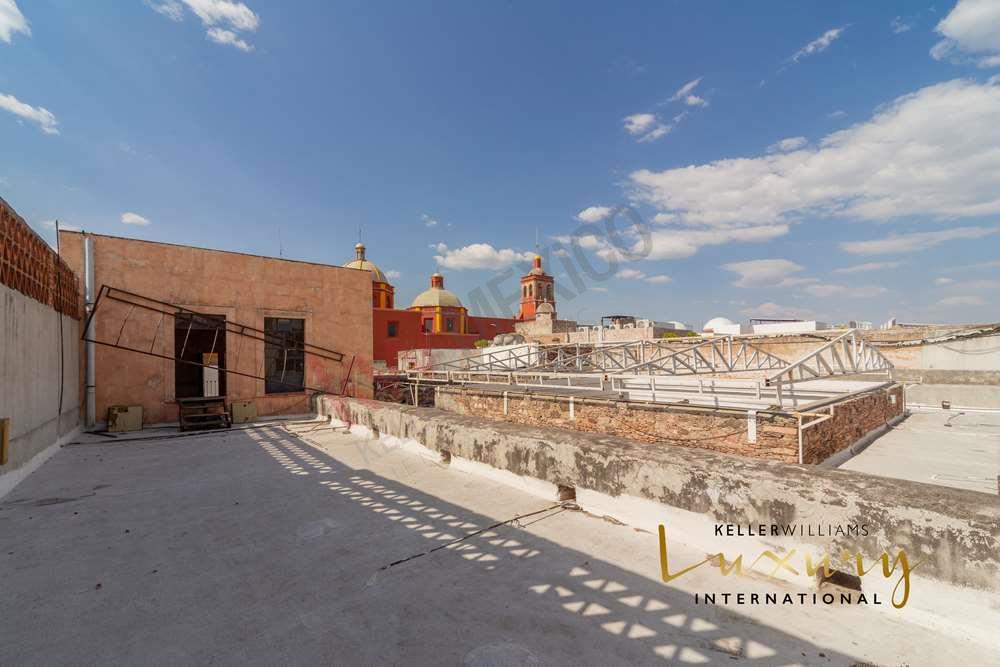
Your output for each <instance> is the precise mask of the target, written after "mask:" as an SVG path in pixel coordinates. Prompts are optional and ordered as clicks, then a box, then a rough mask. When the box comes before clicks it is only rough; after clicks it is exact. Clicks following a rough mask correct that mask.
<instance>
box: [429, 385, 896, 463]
mask: <svg viewBox="0 0 1000 667" xmlns="http://www.w3.org/2000/svg"><path fill="white" fill-rule="evenodd" d="M506 394H507V396H506V399H505V398H504V392H502V391H495V390H485V389H469V388H457V387H439V388H438V389H437V394H436V398H435V401H436V406H437V407H439V408H441V409H443V410H448V411H449V412H454V413H457V414H462V415H473V416H479V417H486V418H489V419H496V420H501V421H507V422H511V423H514V424H525V425H529V426H548V427H553V428H568V429H573V430H575V431H584V432H587V433H600V434H603V435H616V436H620V437H623V438H628V439H630V440H634V441H636V442H642V443H647V444H649V445H656V446H668V445H672V446H676V447H696V448H699V449H707V450H711V451H714V452H723V453H725V454H737V455H740V456H748V457H751V458H760V459H770V460H772V461H784V462H785V463H798V462H799V418H798V417H797V416H796V415H793V414H790V413H787V412H769V411H763V410H760V411H757V412H756V414H755V416H754V419H755V426H756V428H755V430H756V438H755V439H754V441H753V442H751V439H750V436H749V431H748V419H749V418H750V417H749V415H748V412H747V411H746V410H742V409H712V408H696V407H690V408H680V407H676V406H668V405H656V404H651V403H634V402H627V401H616V400H613V399H599V398H586V397H581V396H574V397H572V399H571V398H570V397H569V396H554V395H550V394H530V393H524V392H512V391H508V392H506ZM893 397H895V398H893ZM903 403H904V401H903V389H902V387H901V386H898V385H896V386H893V387H891V388H890V389H888V390H879V391H877V392H872V393H870V394H865V395H862V396H859V397H856V398H852V399H849V400H846V401H842V402H840V403H837V404H835V405H833V406H830V407H829V408H824V409H823V410H821V412H828V411H832V416H831V417H830V418H829V419H826V420H824V421H822V422H820V423H817V424H816V425H815V426H811V427H808V428H806V429H804V430H803V431H802V433H803V451H802V454H803V462H804V463H820V462H821V461H823V460H824V459H826V458H828V457H829V456H831V455H833V454H835V453H837V452H839V451H842V450H844V449H847V448H848V447H850V446H851V445H852V444H853V443H855V442H857V441H858V440H860V439H861V438H863V437H864V436H865V435H866V434H868V433H869V432H871V431H873V430H875V429H877V428H880V427H882V426H884V425H885V424H886V422H888V421H889V420H890V419H893V418H894V417H897V416H899V415H901V414H902V413H903V407H904V406H903ZM571 404H572V410H571ZM807 421H808V419H807Z"/></svg>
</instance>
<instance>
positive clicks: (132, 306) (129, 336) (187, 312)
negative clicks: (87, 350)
mask: <svg viewBox="0 0 1000 667" xmlns="http://www.w3.org/2000/svg"><path fill="white" fill-rule="evenodd" d="M99 312H100V313H101V318H102V319H103V318H113V319H112V321H114V322H115V323H118V322H119V321H120V323H121V324H120V326H118V327H117V335H116V336H115V338H114V340H113V341H112V340H99V339H98V338H96V337H94V338H88V337H87V333H86V332H88V331H91V321H92V320H93V319H94V317H95V316H97V315H98V313H99ZM122 313H123V314H122ZM144 315H145V317H144ZM168 318H169V319H170V320H173V321H178V320H179V321H181V322H182V325H181V326H182V328H183V327H185V326H186V328H187V335H186V336H185V339H184V342H183V343H182V346H181V352H180V354H177V355H170V354H162V353H160V352H156V343H157V340H160V341H161V343H162V338H161V332H163V331H164V324H165V322H167V319H168ZM154 321H155V327H153V326H151V325H152V324H153V323H154ZM168 326H170V327H171V328H173V326H174V324H173V322H171V324H169V325H168ZM194 326H198V327H200V328H203V329H209V330H214V338H213V340H214V341H217V340H219V338H220V337H222V338H225V337H227V336H233V337H235V338H236V340H237V346H236V352H235V355H234V356H235V362H234V364H233V366H234V368H227V367H225V366H209V365H208V364H203V363H198V362H196V361H190V360H187V359H183V358H182V357H183V355H184V348H185V346H186V345H187V336H189V335H190V333H191V330H192V328H193V327H194ZM83 331H84V334H83V336H82V337H81V340H83V341H85V342H90V343H96V344H97V345H103V346H106V347H111V348H115V349H117V350H124V351H126V352H134V353H137V354H143V355H146V356H150V357H157V358H159V359H166V360H167V361H172V362H175V363H181V364H186V365H190V366H200V367H201V368H218V370H219V372H220V373H229V374H232V375H239V376H242V377H247V378H252V379H255V380H266V379H267V378H265V375H264V369H263V357H264V355H260V357H261V363H262V366H261V369H260V372H259V373H256V374H254V373H247V372H245V371H240V370H237V369H238V368H239V367H240V361H239V360H240V351H241V349H242V347H243V341H250V343H249V345H253V344H254V343H253V342H254V341H256V342H259V343H266V344H268V345H271V346H273V347H275V348H276V349H277V351H278V354H279V355H281V356H282V357H284V358H285V359H286V360H287V358H288V352H292V351H294V352H297V353H298V352H301V353H302V354H305V355H310V356H312V357H316V358H319V359H322V360H325V361H328V362H333V363H337V364H343V362H344V355H343V353H341V352H337V351H335V350H330V349H327V348H325V347H320V346H319V345H313V344H311V343H297V342H295V341H294V340H292V339H290V338H288V337H286V336H285V335H284V334H275V333H268V332H266V331H264V330H262V329H258V328H256V327H252V326H250V325H247V324H240V323H238V322H232V321H230V320H228V319H224V318H219V317H217V316H213V315H208V314H205V313H199V312H196V311H193V310H191V309H189V308H184V307H183V306H178V305H175V304H172V303H168V302H166V301H161V300H159V299H154V298H152V297H148V296H143V295H141V294H136V293H135V292H129V291H127V290H123V289H119V288H117V287H110V286H108V285H101V287H100V289H99V290H98V292H97V299H96V300H95V301H94V307H93V309H92V310H91V312H90V314H89V315H88V316H87V320H86V322H85V324H84V327H83ZM126 332H127V333H126ZM215 349H216V346H215V343H214V342H213V345H212V351H213V352H214V351H215ZM353 366H354V360H353V359H351V365H350V366H349V367H348V370H347V373H346V375H345V376H344V386H343V387H341V388H340V391H339V392H331V391H330V388H315V387H302V389H301V390H303V391H307V392H318V393H341V394H342V393H344V390H345V389H346V386H347V382H348V380H349V379H350V374H351V370H352V369H353ZM272 381H275V380H273V379H272Z"/></svg>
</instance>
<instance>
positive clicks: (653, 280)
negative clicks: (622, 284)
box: [615, 269, 673, 285]
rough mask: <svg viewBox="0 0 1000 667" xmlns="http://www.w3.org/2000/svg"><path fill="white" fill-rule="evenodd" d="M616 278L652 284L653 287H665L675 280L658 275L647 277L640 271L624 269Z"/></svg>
mask: <svg viewBox="0 0 1000 667" xmlns="http://www.w3.org/2000/svg"><path fill="white" fill-rule="evenodd" d="M615 278H622V279H624V280H641V281H643V282H645V283H650V284H651V285H665V284H667V283H669V282H670V281H671V280H673V279H672V278H671V277H670V276H665V275H662V274H660V275H656V276H647V275H646V274H645V273H643V272H642V271H640V270H638V269H622V270H621V271H619V272H618V273H616V274H615Z"/></svg>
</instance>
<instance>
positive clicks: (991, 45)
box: [931, 0, 1000, 67]
mask: <svg viewBox="0 0 1000 667" xmlns="http://www.w3.org/2000/svg"><path fill="white" fill-rule="evenodd" d="M935 30H936V31H937V32H938V33H939V34H940V35H942V36H943V37H944V39H943V40H941V41H940V42H938V43H937V44H935V45H934V47H933V48H932V49H931V57H932V58H934V59H935V60H957V61H959V62H964V61H966V60H969V59H970V58H969V56H975V57H978V58H979V59H978V61H976V63H977V64H978V65H979V66H980V67H996V66H998V65H1000V3H998V2H996V0H959V1H958V3H957V4H956V5H955V7H954V9H952V10H951V12H950V13H949V14H948V15H947V16H946V17H944V18H943V19H942V20H941V22H940V23H938V24H937V27H936V28H935ZM960 54H964V55H965V57H964V58H963V57H960Z"/></svg>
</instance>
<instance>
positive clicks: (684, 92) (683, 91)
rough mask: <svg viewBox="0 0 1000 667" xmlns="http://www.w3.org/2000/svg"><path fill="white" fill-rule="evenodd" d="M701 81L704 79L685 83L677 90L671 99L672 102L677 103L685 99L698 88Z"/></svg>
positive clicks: (699, 78)
mask: <svg viewBox="0 0 1000 667" xmlns="http://www.w3.org/2000/svg"><path fill="white" fill-rule="evenodd" d="M701 79H702V77H700V76H699V77H698V78H697V79H694V80H692V81H688V82H687V83H685V84H684V85H683V86H681V87H680V88H678V89H677V92H676V93H674V95H673V97H671V98H670V101H671V102H677V101H678V100H682V99H685V98H686V97H687V96H688V95H690V94H691V93H692V92H694V89H695V88H697V87H698V84H699V83H701Z"/></svg>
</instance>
